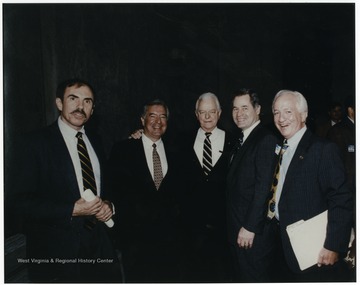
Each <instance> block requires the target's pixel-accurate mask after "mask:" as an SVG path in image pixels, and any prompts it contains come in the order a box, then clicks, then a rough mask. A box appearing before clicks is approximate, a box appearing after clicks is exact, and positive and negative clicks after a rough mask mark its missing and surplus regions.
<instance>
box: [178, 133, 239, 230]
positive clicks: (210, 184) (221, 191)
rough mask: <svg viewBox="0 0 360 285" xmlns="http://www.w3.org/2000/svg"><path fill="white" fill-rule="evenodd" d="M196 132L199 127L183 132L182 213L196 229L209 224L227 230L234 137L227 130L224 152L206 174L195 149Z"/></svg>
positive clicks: (187, 221)
mask: <svg viewBox="0 0 360 285" xmlns="http://www.w3.org/2000/svg"><path fill="white" fill-rule="evenodd" d="M196 135H197V131H196V132H193V133H191V134H188V135H183V136H182V138H183V140H182V152H181V159H182V169H183V170H184V171H185V174H184V179H183V183H184V187H183V188H184V191H185V193H184V205H183V211H182V214H184V217H185V223H186V225H187V226H188V227H190V228H191V229H192V230H194V231H197V232H201V231H204V230H206V226H207V227H211V228H212V229H217V230H220V231H221V232H225V229H226V221H225V220H226V212H225V194H226V174H227V168H228V160H229V155H230V152H231V149H232V145H233V142H234V138H233V136H232V135H231V134H230V133H228V132H226V133H225V143H224V147H223V151H222V154H221V156H220V158H219V160H218V161H217V163H216V164H215V165H214V167H213V169H212V170H211V172H210V174H209V175H208V176H207V175H205V173H204V171H203V168H202V163H200V162H199V159H198V157H197V156H196V153H195V150H194V142H195V139H196ZM224 235H225V233H224Z"/></svg>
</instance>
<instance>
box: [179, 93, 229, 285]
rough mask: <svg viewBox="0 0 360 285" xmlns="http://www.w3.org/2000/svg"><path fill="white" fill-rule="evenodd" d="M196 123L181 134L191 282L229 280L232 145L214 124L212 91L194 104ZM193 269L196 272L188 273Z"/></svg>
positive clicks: (217, 112)
mask: <svg viewBox="0 0 360 285" xmlns="http://www.w3.org/2000/svg"><path fill="white" fill-rule="evenodd" d="M195 115H196V118H197V120H198V121H199V125H200V127H199V128H198V129H197V130H196V131H194V132H193V133H192V134H189V135H187V136H183V138H182V144H181V145H182V152H181V158H182V164H183V167H181V168H182V169H183V170H184V171H185V175H183V177H184V179H185V181H183V182H184V183H186V187H185V188H186V189H185V191H186V193H184V196H185V197H186V198H185V202H184V207H183V209H182V214H183V215H184V220H185V225H186V228H187V229H188V231H187V233H188V234H189V235H188V237H189V244H190V246H189V251H190V255H189V257H191V258H190V261H189V267H190V276H189V277H188V278H189V279H190V280H187V281H189V282H229V281H231V280H230V279H229V278H230V275H231V274H230V272H231V271H230V269H231V265H230V257H229V256H230V254H229V249H228V248H227V242H226V226H225V225H226V223H225V217H226V211H225V183H226V182H225V178H226V172H227V161H228V156H229V154H230V151H231V148H232V141H233V140H232V137H231V135H230V133H228V132H225V131H224V130H221V129H219V128H218V126H217V125H218V121H219V119H220V115H221V106H220V103H219V100H218V98H217V97H216V95H215V94H213V93H204V94H202V95H201V96H200V97H199V98H198V100H197V101H196V105H195ZM191 272H193V273H196V275H195V274H192V273H191Z"/></svg>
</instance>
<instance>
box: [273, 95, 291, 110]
mask: <svg viewBox="0 0 360 285" xmlns="http://www.w3.org/2000/svg"><path fill="white" fill-rule="evenodd" d="M274 108H287V109H296V98H295V97H294V96H292V95H290V94H285V95H282V96H280V97H279V98H278V99H277V100H276V101H275V104H274Z"/></svg>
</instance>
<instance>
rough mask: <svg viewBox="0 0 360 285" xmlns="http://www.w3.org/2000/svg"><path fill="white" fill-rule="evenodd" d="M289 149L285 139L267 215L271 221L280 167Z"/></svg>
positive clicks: (273, 213)
mask: <svg viewBox="0 0 360 285" xmlns="http://www.w3.org/2000/svg"><path fill="white" fill-rule="evenodd" d="M288 147H289V145H288V144H287V140H286V139H285V140H284V143H283V145H282V147H281V150H280V154H279V160H278V164H277V166H276V169H275V173H274V179H273V183H272V186H271V193H272V198H271V200H270V201H269V204H268V213H267V217H268V219H270V220H271V219H272V218H273V217H274V216H275V206H276V189H277V186H278V183H279V177H280V166H281V162H282V158H283V155H284V153H285V151H286V150H287V148H288Z"/></svg>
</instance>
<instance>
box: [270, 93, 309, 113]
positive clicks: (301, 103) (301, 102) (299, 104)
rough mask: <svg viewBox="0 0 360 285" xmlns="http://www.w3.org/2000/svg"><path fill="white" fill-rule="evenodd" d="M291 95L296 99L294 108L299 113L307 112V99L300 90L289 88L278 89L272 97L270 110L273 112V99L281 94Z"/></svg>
mask: <svg viewBox="0 0 360 285" xmlns="http://www.w3.org/2000/svg"><path fill="white" fill-rule="evenodd" d="M287 94H288V95H291V96H293V97H295V100H296V108H297V110H298V111H299V112H300V113H307V112H308V104H307V101H306V99H305V97H304V95H302V94H301V93H300V92H298V91H291V90H280V91H279V92H278V93H277V94H276V95H275V97H274V100H273V103H272V111H273V112H274V104H275V101H276V100H277V99H278V98H279V97H280V96H282V95H287Z"/></svg>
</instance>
